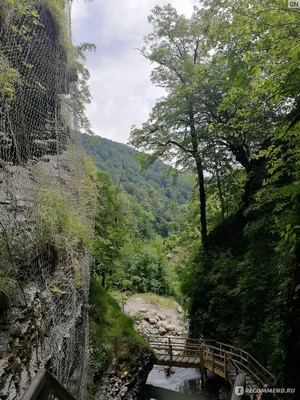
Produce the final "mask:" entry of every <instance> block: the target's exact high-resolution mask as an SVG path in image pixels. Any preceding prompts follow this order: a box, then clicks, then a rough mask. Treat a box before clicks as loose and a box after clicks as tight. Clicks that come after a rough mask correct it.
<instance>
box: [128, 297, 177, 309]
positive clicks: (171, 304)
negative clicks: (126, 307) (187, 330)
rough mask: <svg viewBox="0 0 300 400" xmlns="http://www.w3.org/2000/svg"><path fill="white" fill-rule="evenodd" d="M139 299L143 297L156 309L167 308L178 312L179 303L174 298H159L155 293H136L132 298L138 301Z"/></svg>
mask: <svg viewBox="0 0 300 400" xmlns="http://www.w3.org/2000/svg"><path fill="white" fill-rule="evenodd" d="M137 297H141V298H142V299H144V300H145V301H147V303H149V304H152V305H153V306H156V307H165V308H170V309H171V310H176V307H177V302H176V300H174V299H173V298H172V297H164V296H158V295H157V294H154V293H136V294H134V295H133V296H132V297H131V298H134V299H136V298H137Z"/></svg>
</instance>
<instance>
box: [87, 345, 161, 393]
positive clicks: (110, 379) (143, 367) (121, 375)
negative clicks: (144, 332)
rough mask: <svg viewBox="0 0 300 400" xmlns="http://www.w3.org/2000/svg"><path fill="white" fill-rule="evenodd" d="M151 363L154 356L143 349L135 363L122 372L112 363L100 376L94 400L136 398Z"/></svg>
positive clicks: (151, 365)
mask: <svg viewBox="0 0 300 400" xmlns="http://www.w3.org/2000/svg"><path fill="white" fill-rule="evenodd" d="M153 364H154V356H153V354H152V353H151V352H150V351H145V352H144V353H143V354H142V355H141V357H140V359H139V361H138V362H137V364H136V365H135V366H134V367H132V368H131V369H126V371H124V372H122V371H120V366H119V365H116V364H113V365H112V366H111V368H110V369H109V370H108V371H107V373H106V374H105V376H104V377H103V378H102V380H101V383H100V385H99V386H98V389H97V392H96V394H95V396H94V398H95V400H138V399H139V396H140V393H141V392H142V388H143V386H144V385H145V383H146V380H147V377H148V374H149V372H150V371H151V369H152V367H153Z"/></svg>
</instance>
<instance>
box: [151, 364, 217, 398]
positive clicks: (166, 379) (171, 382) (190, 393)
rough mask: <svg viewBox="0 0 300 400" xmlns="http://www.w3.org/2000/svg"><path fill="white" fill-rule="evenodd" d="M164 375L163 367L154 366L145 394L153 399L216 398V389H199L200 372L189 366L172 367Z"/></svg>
mask: <svg viewBox="0 0 300 400" xmlns="http://www.w3.org/2000/svg"><path fill="white" fill-rule="evenodd" d="M174 371H175V373H174V374H171V375H170V376H166V374H165V372H164V369H163V367H159V366H155V367H154V368H153V370H152V371H151V372H150V374H149V376H148V379H147V382H146V394H147V395H148V396H149V398H150V399H155V400H218V399H219V396H218V390H208V389H201V385H200V384H201V379H200V372H199V370H197V369H191V368H174Z"/></svg>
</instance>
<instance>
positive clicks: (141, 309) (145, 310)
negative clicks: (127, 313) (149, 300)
mask: <svg viewBox="0 0 300 400" xmlns="http://www.w3.org/2000/svg"><path fill="white" fill-rule="evenodd" d="M147 311H148V310H147V308H140V309H139V312H140V313H145V312H147Z"/></svg>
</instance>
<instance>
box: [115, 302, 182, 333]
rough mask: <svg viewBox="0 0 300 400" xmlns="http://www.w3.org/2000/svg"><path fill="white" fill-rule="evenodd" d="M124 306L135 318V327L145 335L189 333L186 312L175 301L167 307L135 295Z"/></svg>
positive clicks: (127, 312) (126, 311)
mask: <svg viewBox="0 0 300 400" xmlns="http://www.w3.org/2000/svg"><path fill="white" fill-rule="evenodd" d="M141 296H142V295H141ZM123 308H124V312H125V313H126V314H128V315H131V316H132V317H134V318H135V321H136V322H135V328H136V330H137V331H138V332H140V333H141V334H142V335H144V336H151V335H160V336H169V335H170V336H181V337H185V336H186V335H187V333H188V321H187V317H186V315H185V312H184V311H183V309H182V307H181V306H180V305H179V304H178V303H176V302H175V301H174V302H172V303H171V307H167V306H161V305H155V304H153V303H150V302H149V301H147V300H146V299H145V298H143V297H136V296H133V297H130V298H129V299H128V300H127V301H126V303H125V304H124V306H123Z"/></svg>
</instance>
